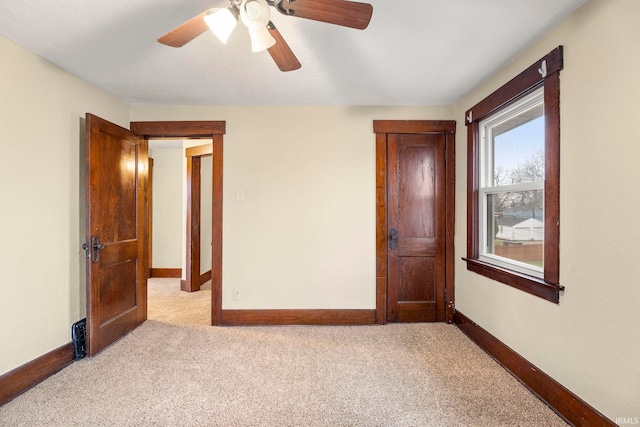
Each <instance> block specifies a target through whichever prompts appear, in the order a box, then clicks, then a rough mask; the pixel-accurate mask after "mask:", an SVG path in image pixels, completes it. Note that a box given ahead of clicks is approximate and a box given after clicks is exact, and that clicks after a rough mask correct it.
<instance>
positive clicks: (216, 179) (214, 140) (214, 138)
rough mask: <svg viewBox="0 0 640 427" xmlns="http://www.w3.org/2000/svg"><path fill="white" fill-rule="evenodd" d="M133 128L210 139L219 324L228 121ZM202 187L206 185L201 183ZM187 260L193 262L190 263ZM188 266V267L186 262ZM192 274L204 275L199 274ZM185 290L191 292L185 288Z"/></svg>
mask: <svg viewBox="0 0 640 427" xmlns="http://www.w3.org/2000/svg"><path fill="white" fill-rule="evenodd" d="M130 128H131V130H132V131H133V132H135V133H137V134H138V135H140V136H142V137H144V138H145V139H146V140H147V141H148V140H159V141H161V140H177V139H180V140H193V139H201V140H202V139H206V140H208V142H210V143H211V146H210V147H211V148H210V151H211V154H210V156H211V181H210V183H211V187H210V188H211V219H210V221H207V222H209V223H210V224H211V239H210V246H211V251H210V257H209V256H207V258H210V259H211V270H210V271H211V274H210V282H211V298H210V301H211V303H210V319H211V321H210V324H212V325H219V324H221V322H222V166H223V161H222V157H223V145H222V144H223V135H224V134H225V132H226V123H225V122H224V121H187V122H131V125H130ZM200 166H202V164H201V165H200ZM201 189H202V186H200V190H201ZM147 231H149V230H147ZM188 234H189V233H187V235H188ZM185 245H186V246H192V245H190V244H187V241H186V239H185ZM185 252H186V248H185ZM151 255H152V253H151ZM201 256H202V251H201ZM185 258H186V255H185ZM190 258H191V257H190ZM185 264H187V265H190V263H185ZM184 268H185V270H186V269H187V267H186V265H185V267H184ZM192 271H193V270H192ZM192 277H194V278H196V277H197V279H198V280H199V279H200V275H199V274H198V275H197V276H196V275H193V276H192ZM180 280H181V279H180ZM185 280H186V274H185ZM198 286H199V285H198ZM195 293H196V294H197V292H195ZM182 294H184V295H190V294H187V293H185V292H182Z"/></svg>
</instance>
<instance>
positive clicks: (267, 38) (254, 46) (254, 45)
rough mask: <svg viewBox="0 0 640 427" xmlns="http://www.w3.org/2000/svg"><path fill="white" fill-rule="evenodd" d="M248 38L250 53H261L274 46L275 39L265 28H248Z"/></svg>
mask: <svg viewBox="0 0 640 427" xmlns="http://www.w3.org/2000/svg"><path fill="white" fill-rule="evenodd" d="M249 37H251V51H252V52H254V53H255V52H262V51H263V50H267V49H269V48H270V47H271V46H273V45H274V44H276V39H274V38H273V36H272V35H271V34H270V33H269V30H267V27H262V28H249Z"/></svg>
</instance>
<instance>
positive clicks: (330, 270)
mask: <svg viewBox="0 0 640 427" xmlns="http://www.w3.org/2000/svg"><path fill="white" fill-rule="evenodd" d="M452 118H453V108H452V107H423V108H419V107H415V108H382V107H381V108H360V107H300V108H293V107H135V108H134V109H133V119H134V120H225V121H226V122H227V134H226V135H225V137H224V201H223V307H224V308H225V309H267V308H274V309H277V308H291V309H315V308H327V309H330V308H349V309H372V308H374V307H375V135H374V133H373V123H372V122H373V120H374V119H452ZM238 191H242V192H244V195H245V201H244V202H240V201H237V200H236V195H237V192H238ZM234 289H237V290H239V295H240V297H239V299H238V300H233V299H232V298H231V293H232V291H233V290H234Z"/></svg>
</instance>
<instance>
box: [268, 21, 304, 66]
mask: <svg viewBox="0 0 640 427" xmlns="http://www.w3.org/2000/svg"><path fill="white" fill-rule="evenodd" d="M267 29H268V30H269V34H271V36H273V38H274V39H276V44H274V45H273V46H271V47H270V48H269V49H268V50H269V55H271V58H273V61H274V62H275V63H276V65H277V66H278V68H280V71H293V70H297V69H298V68H300V67H302V65H300V61H298V58H296V55H295V54H294V53H293V51H292V50H291V48H290V47H289V45H288V44H287V42H286V41H285V40H284V38H283V37H282V34H280V31H278V29H277V28H276V26H275V25H273V22H271V21H269V25H267Z"/></svg>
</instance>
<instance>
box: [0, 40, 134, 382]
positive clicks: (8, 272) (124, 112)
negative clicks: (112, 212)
mask: <svg viewBox="0 0 640 427" xmlns="http://www.w3.org/2000/svg"><path fill="white" fill-rule="evenodd" d="M0 58H2V59H1V60H0V130H1V132H2V133H1V135H0V194H1V195H2V208H1V209H0V215H1V219H2V220H1V221H0V240H1V241H2V244H1V245H0V271H1V272H2V279H1V282H0V325H1V326H0V343H1V344H0V347H1V350H0V374H2V373H4V372H6V371H9V370H11V369H13V368H15V367H17V366H19V365H22V364H23V363H26V362H28V361H30V360H32V359H34V358H36V357H38V356H41V355H42V354H44V353H46V352H48V351H51V350H52V349H54V348H56V347H59V346H61V345H63V344H66V343H68V342H69V341H70V338H71V334H70V326H71V324H72V323H73V322H76V321H77V320H79V319H80V318H82V317H84V315H85V290H84V277H85V276H84V274H85V273H84V259H83V251H82V250H81V249H80V246H81V244H82V240H83V239H84V236H83V234H81V231H80V230H81V227H82V224H81V222H80V221H81V218H82V216H81V214H80V211H81V209H82V205H81V203H84V202H83V201H82V202H81V196H80V193H81V191H83V188H81V187H80V173H81V172H80V171H81V168H83V165H81V159H82V161H84V158H83V157H82V158H81V157H80V149H81V144H83V142H81V141H83V134H82V132H83V118H84V116H85V113H87V112H91V113H94V114H96V115H99V116H101V117H104V118H105V119H108V120H110V121H112V122H115V123H117V124H119V125H121V126H128V124H129V113H130V107H129V106H128V105H127V104H125V103H123V102H121V101H119V100H117V99H115V98H113V97H111V96H109V95H107V94H105V93H104V92H102V91H100V90H97V89H96V88H94V87H92V86H90V85H89V84H87V83H84V82H82V81H81V80H79V79H77V78H75V77H73V76H71V75H70V74H68V73H66V72H65V71H63V70H61V69H59V68H57V67H55V66H53V65H52V64H50V63H48V62H46V61H45V60H43V59H41V58H39V57H37V56H35V55H33V54H31V53H29V52H27V51H26V50H24V49H22V48H21V47H19V46H17V45H15V44H13V43H11V42H9V41H8V40H6V39H4V38H2V37H0ZM82 200H84V199H82Z"/></svg>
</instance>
